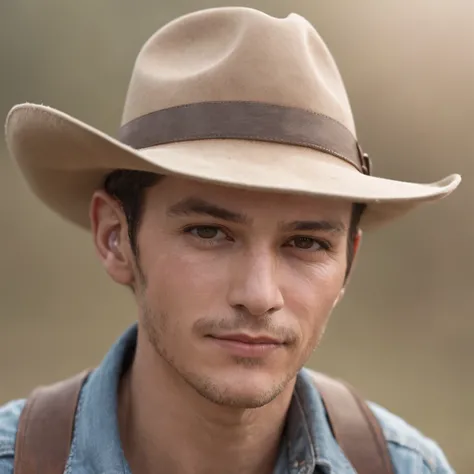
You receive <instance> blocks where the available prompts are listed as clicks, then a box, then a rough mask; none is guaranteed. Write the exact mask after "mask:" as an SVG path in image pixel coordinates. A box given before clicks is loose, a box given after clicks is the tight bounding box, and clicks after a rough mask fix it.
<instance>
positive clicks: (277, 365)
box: [135, 180, 349, 408]
mask: <svg viewBox="0 0 474 474" xmlns="http://www.w3.org/2000/svg"><path fill="white" fill-rule="evenodd" d="M160 187H161V188H160V190H159V191H160V193H161V194H160V193H158V192H156V194H157V195H156V196H155V200H154V201H153V202H152V203H151V206H150V207H149V211H148V212H147V213H146V215H145V216H144V220H143V222H142V229H141V250H140V256H139V257H138V260H137V265H136V274H137V275H138V276H137V280H136V281H137V285H136V287H135V295H136V298H137V302H138V305H139V308H140V313H141V316H140V318H139V320H140V324H139V327H140V330H142V331H143V333H144V336H146V338H144V339H143V340H144V341H145V340H146V341H147V343H148V345H149V347H150V352H149V354H155V355H156V356H157V361H158V362H157V363H158V364H162V366H163V367H164V368H165V370H166V371H167V372H168V373H169V374H170V376H172V377H174V378H175V379H176V380H180V381H183V382H185V384H187V385H188V386H189V387H191V388H192V389H193V390H194V391H195V392H197V393H198V394H199V395H201V396H202V397H203V398H204V399H206V400H208V401H210V402H212V403H215V404H218V405H225V406H230V407H240V408H256V407H261V406H263V405H266V404H268V403H270V402H271V401H272V400H274V399H275V398H277V397H278V395H279V394H281V393H282V392H283V391H284V390H285V388H286V387H289V386H290V385H291V381H292V380H294V379H295V377H296V375H297V373H298V371H299V370H300V369H301V367H302V366H303V365H304V364H305V363H306V362H307V360H308V359H309V357H310V356H311V353H312V352H313V351H314V349H315V348H316V347H317V345H318V344H319V341H320V340H321V337H322V334H323V332H324V329H325V327H326V324H327V321H328V319H329V314H330V312H331V310H332V306H333V303H334V301H335V299H336V297H337V295H338V292H339V291H340V289H341V286H342V285H343V278H344V270H345V265H344V262H345V254H344V252H343V249H344V248H345V241H344V235H343V234H342V235H339V237H338V239H337V240H336V239H334V241H335V242H337V244H336V246H337V249H338V250H337V251H336V250H334V251H333V252H332V253H331V252H328V253H327V254H326V253H324V252H323V253H321V254H319V255H321V257H315V259H316V260H315V261H316V263H313V260H309V261H307V260H304V259H303V257H301V258H300V257H299V256H298V257H296V253H295V252H293V251H291V253H289V252H290V250H287V249H286V248H285V250H281V252H282V253H281V254H280V255H279V257H278V258H279V259H281V262H282V263H281V265H282V268H283V270H281V271H282V272H283V273H282V275H283V277H282V278H283V291H284V292H285V295H286V296H287V300H288V301H286V303H288V305H287V306H286V307H285V308H284V309H283V311H278V312H276V313H271V312H270V313H268V314H264V315H261V314H259V315H256V314H246V313H245V312H241V311H239V310H238V306H242V307H245V305H242V304H241V305H235V304H234V303H235V301H232V302H231V303H229V301H228V300H227V299H226V298H227V297H228V294H227V293H226V292H228V291H229V282H233V283H234V284H238V285H240V284H241V283H240V280H239V283H235V281H234V280H233V279H234V278H236V274H237V273H236V272H233V271H232V270H229V268H230V266H229V265H230V264H232V265H233V264H237V265H238V266H239V265H241V263H240V262H241V260H239V259H240V258H243V259H250V258H251V257H248V256H246V255H245V254H241V251H240V250H237V249H240V248H242V247H237V245H240V242H241V241H239V236H240V235H241V234H242V233H244V232H247V229H245V230H243V229H242V228H241V227H239V228H236V225H234V224H233V223H231V224H229V228H230V229H231V233H232V236H233V237H234V236H235V239H236V240H235V241H238V242H239V244H235V245H236V246H235V247H232V248H235V249H236V250H235V252H234V251H233V250H227V249H230V247H227V246H226V247H225V248H224V247H222V248H223V250H221V247H217V250H214V249H212V250H209V251H207V249H206V250H203V248H202V246H201V245H200V244H199V245H198V246H196V245H195V240H190V237H189V236H188V235H187V236H186V237H185V236H184V234H183V233H182V231H181V230H179V231H178V230H177V228H178V227H179V228H182V227H181V226H182V223H183V222H184V223H186V224H187V223H191V224H195V223H196V222H197V223H202V222H203V221H204V219H203V218H202V217H200V218H195V217H194V216H193V217H189V218H188V217H186V216H185V217H184V218H183V217H181V218H180V219H181V220H179V219H178V224H175V221H168V220H167V218H166V209H167V206H170V204H171V205H172V204H173V203H175V202H176V200H177V199H178V198H179V197H181V196H180V195H181V194H184V192H186V193H190V192H192V191H193V190H194V188H196V189H195V191H196V194H198V192H199V193H200V192H201V191H202V192H203V195H204V196H205V197H206V198H208V197H210V198H211V200H212V201H213V202H218V203H219V204H222V205H223V206H226V207H228V208H229V209H234V208H237V209H245V210H248V211H249V212H250V214H251V215H252V216H255V221H256V222H257V224H256V225H258V226H259V227H258V229H257V231H255V232H257V233H256V234H250V232H254V230H249V231H248V232H249V235H252V238H253V235H258V236H261V235H265V236H266V237H265V238H267V236H270V234H269V233H267V228H264V227H262V226H265V225H266V224H263V222H267V221H268V220H271V217H270V218H268V215H269V214H272V212H270V211H269V210H273V209H275V212H274V213H275V218H276V219H278V221H277V222H279V219H281V218H282V216H288V218H287V219H288V220H292V219H294V218H295V217H300V218H301V219H302V220H305V219H306V218H307V217H309V218H310V219H311V218H312V217H313V216H314V217H316V219H318V218H322V219H323V220H324V219H325V218H326V216H329V218H331V211H328V210H327V209H326V207H327V206H329V208H330V206H331V204H330V203H329V204H326V203H324V206H323V205H321V204H319V207H320V208H321V211H318V210H316V211H314V210H313V207H314V205H313V201H309V200H308V201H306V200H303V199H302V198H301V199H300V200H295V201H294V202H292V201H291V200H290V198H288V197H286V196H285V198H284V199H282V200H281V202H278V205H277V204H276V203H275V202H264V201H265V199H267V197H266V196H267V195H264V194H262V195H261V196H260V197H259V199H256V198H255V199H254V198H253V197H250V195H248V196H247V195H246V194H244V193H242V192H241V191H227V190H225V192H221V191H220V190H219V188H216V189H215V190H214V188H211V187H208V186H205V187H204V186H203V185H196V184H194V183H185V184H184V185H183V184H182V183H178V182H177V180H175V182H173V186H171V185H170V186H169V187H168V186H167V185H166V182H164V183H162V184H160ZM208 188H209V190H210V189H212V192H208ZM214 191H215V192H214ZM167 194H169V199H168V202H167V203H165V204H162V202H163V201H166V199H167V198H168V196H167ZM234 194H235V199H234ZM208 195H209V196H208ZM229 196H230V197H229ZM260 198H261V199H260ZM259 201H262V203H260V202H259ZM316 207H317V206H316ZM259 208H260V209H259ZM295 209H297V210H298V211H297V212H296V211H295ZM302 209H303V210H302ZM348 210H349V207H348V208H347V211H348ZM334 211H335V212H337V213H340V214H343V212H344V211H346V209H345V208H344V209H341V208H338V207H337V206H335V209H334ZM295 213H296V214H297V216H294V214H295ZM347 215H349V212H347ZM258 219H261V220H258ZM209 221H210V222H209ZM215 221H216V219H210V220H208V219H206V220H205V221H204V223H205V224H210V225H211V226H212V225H214V224H217V225H220V224H221V223H220V222H218V221H217V222H215ZM272 222H273V221H272ZM270 225H273V223H271V224H270ZM271 232H273V231H271ZM278 235H279V234H278ZM325 235H326V234H325ZM249 238H250V237H249ZM268 238H269V239H270V238H271V237H268ZM278 238H280V237H278ZM285 238H287V237H285ZM331 238H332V237H331ZM233 241H234V240H233ZM268 241H269V240H267V242H268ZM343 241H344V242H343ZM246 242H249V241H246ZM260 242H261V240H260ZM343 244H344V245H343ZM229 245H230V244H229ZM232 245H234V244H232ZM266 248H267V249H268V248H269V247H268V246H267V247H266ZM142 250H143V252H142ZM278 252H280V250H278ZM241 255H242V257H241ZM301 255H302V254H301ZM142 259H143V260H142ZM243 261H245V260H243ZM247 261H248V262H250V260H247ZM140 262H141V264H140ZM242 265H243V267H242V272H247V271H250V272H251V271H252V270H251V264H249V266H246V264H242ZM239 270H240V268H239ZM242 275H245V273H242ZM249 275H251V273H249ZM227 280H228V281H227ZM255 282H257V280H255ZM242 284H244V283H242ZM256 286H258V283H257V285H256ZM237 303H238V301H237ZM193 312H195V314H193ZM240 331H242V332H247V333H251V334H267V335H272V336H277V337H278V338H281V339H284V340H285V341H287V343H288V345H287V347H285V348H284V349H282V350H281V352H279V353H278V355H276V356H275V357H274V358H272V357H273V356H271V357H270V358H267V359H266V358H265V357H263V358H259V357H253V358H251V357H248V358H247V357H236V356H235V355H234V356H231V355H230V354H229V353H226V352H225V351H223V350H219V349H215V348H214V346H212V344H211V345H209V344H208V343H207V342H203V341H206V340H207V341H208V339H206V335H207V334H211V335H213V334H216V333H217V334H222V332H224V333H225V332H227V333H233V332H236V333H239V332H240ZM148 357H150V358H153V357H154V356H153V355H149V356H148ZM155 363H156V362H155ZM152 366H153V362H152V363H150V365H149V367H152Z"/></svg>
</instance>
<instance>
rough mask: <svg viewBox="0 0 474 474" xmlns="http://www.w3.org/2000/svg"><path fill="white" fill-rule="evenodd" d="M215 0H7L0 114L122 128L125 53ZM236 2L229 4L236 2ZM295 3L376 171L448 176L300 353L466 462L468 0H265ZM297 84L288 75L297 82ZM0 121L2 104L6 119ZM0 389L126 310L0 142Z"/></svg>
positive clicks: (29, 381) (87, 357) (471, 8)
mask: <svg viewBox="0 0 474 474" xmlns="http://www.w3.org/2000/svg"><path fill="white" fill-rule="evenodd" d="M223 5H228V3H227V2H226V1H224V0H223V1H210V0H209V1H205V0H187V1H185V0H174V1H173V2H157V1H151V0H140V1H134V2H132V1H123V0H101V1H100V2H97V1H96V0H82V1H81V2H62V1H59V0H58V1H53V0H42V1H41V2H38V1H33V0H15V1H4V2H0V71H1V74H0V81H1V87H0V115H1V116H2V117H5V116H6V114H7V112H8V110H9V108H10V107H11V106H13V105H14V104H15V103H17V102H25V101H32V102H39V103H44V104H47V105H51V106H53V107H57V108H60V109H62V110H64V111H66V112H67V113H70V114H72V115H75V116H76V117H78V118H79V119H81V120H84V121H86V122H88V123H90V124H92V125H93V126H96V127H98V128H100V129H102V130H104V131H106V132H108V133H111V134H115V132H116V130H117V128H118V125H119V121H120V115H121V108H122V104H123V99H124V96H125V92H126V89H127V85H128V81H129V78H130V73H131V69H132V66H133V62H134V60H135V56H136V54H137V52H138V50H139V49H140V47H141V45H142V44H143V42H144V41H145V40H146V39H147V38H148V37H149V36H150V35H151V34H152V33H153V32H154V31H155V30H156V29H157V28H159V27H160V26H162V25H163V24H164V23H166V22H168V21H169V20H171V19H173V18H175V17H176V16H179V15H181V14H185V13H188V12H190V11H193V10H197V9H201V8H207V7H214V6H223ZM234 5H235V4H234ZM238 5H241V6H252V7H255V8H259V9H261V10H263V11H265V12H267V13H269V14H273V15H277V16H286V15H287V14H288V13H290V12H297V13H300V14H302V15H304V16H306V17H307V18H308V19H309V20H310V21H311V22H312V23H313V24H314V25H315V26H316V28H317V29H318V31H319V32H320V33H321V34H322V36H323V37H324V39H325V40H326V42H327V44H328V45H329V47H330V49H331V50H332V52H333V54H334V56H335V58H336V61H337V62H338V64H339V67H340V69H341V72H342V75H343V77H344V78H345V82H346V86H347V89H348V92H349V96H350V98H351V101H352V105H353V111H354V115H355V118H356V123H357V124H358V135H359V139H360V141H361V143H362V145H363V147H364V149H365V150H366V151H368V152H369V153H370V154H371V156H372V159H373V162H374V165H375V173H376V174H377V175H383V176H386V177H390V178H394V179H402V180H413V181H420V182H428V181H435V180H438V179H440V178H442V177H443V176H445V175H447V174H450V173H453V172H458V173H461V174H462V175H463V178H464V181H463V183H462V184H461V187H460V188H459V189H458V191H457V192H455V193H454V195H452V196H451V197H450V198H448V199H446V200H443V201H441V202H440V203H438V204H435V205H430V206H427V207H424V208H422V209H420V210H418V211H416V212H414V213H412V214H411V215H410V216H408V217H405V218H403V219H401V220H400V221H398V222H396V223H394V224H392V225H391V226H389V227H387V228H386V229H383V230H380V231H377V232H375V233H372V234H367V235H365V236H364V243H363V248H362V252H361V255H360V256H359V259H358V262H357V265H356V271H355V273H354V275H353V278H352V281H351V283H350V287H349V289H348V292H347V295H346V298H345V300H344V301H343V303H342V304H341V305H340V307H339V308H338V309H337V311H336V312H335V314H334V316H333V320H332V323H331V325H330V328H329V330H328V332H327V335H326V338H325V340H324V342H323V344H322V346H321V348H320V349H319V350H318V351H317V352H316V353H315V355H314V357H313V358H312V360H311V363H310V365H311V366H312V367H314V368H317V369H319V370H323V371H326V372H328V373H330V374H332V375H336V376H339V377H342V378H345V379H346V380H348V381H350V382H351V383H352V384H353V385H355V386H356V387H358V388H359V390H360V391H361V392H362V393H363V394H364V395H365V396H366V397H368V398H370V399H372V400H374V401H377V402H378V403H379V404H382V405H384V406H386V407H387V408H389V409H390V410H392V411H394V412H395V413H397V414H399V415H401V416H402V417H404V418H405V419H406V420H407V421H408V422H410V423H412V424H414V425H416V426H417V427H418V428H419V429H421V430H422V431H423V432H425V433H426V434H427V435H429V436H431V437H433V438H435V439H436V440H437V441H438V442H439V443H440V444H441V446H442V447H443V448H444V450H445V452H446V453H447V455H448V457H449V459H450V461H451V463H452V464H453V466H454V467H455V469H456V470H457V472H459V473H466V474H467V473H470V472H472V465H473V464H474V452H473V450H472V443H473V441H474V403H473V395H474V379H473V370H472V369H473V367H472V366H473V360H474V317H473V313H474V311H473V308H474V289H473V282H474V271H473V265H474V251H473V242H474V219H473V217H474V187H473V184H472V183H473V178H474V133H473V130H472V127H473V117H474V92H473V85H474V2H472V1H470V0H450V1H447V0H442V1H436V0H417V1H413V2H400V1H399V0H384V1H383V2H381V1H380V0H364V1H363V2H354V1H353V0H338V1H334V0H325V1H320V0H305V1H302V0H291V1H272V0H260V1H257V0H255V1H252V2H239V3H238ZM297 86H298V85H297V84H295V87H297ZM2 120H3V119H2ZM0 156H1V159H0V222H1V232H0V249H1V251H0V268H1V270H2V271H1V273H0V374H1V383H0V403H3V402H5V401H7V400H8V399H10V398H14V397H23V396H25V395H27V394H28V392H29V391H30V390H31V389H32V388H33V387H34V386H35V385H37V384H41V383H47V382H52V381H55V380H58V379H59V378H62V377H66V376H68V375H70V374H72V373H74V372H75V371H79V370H81V369H82V368H84V367H88V366H92V365H95V364H97V363H99V362H100V360H101V358H102V357H103V355H104V354H105V352H106V351H107V350H108V348H109V346H110V345H111V344H112V343H113V342H114V340H115V339H116V338H117V337H118V336H119V335H120V334H121V333H122V331H123V330H124V329H125V328H126V327H127V326H128V325H130V324H132V322H133V321H134V318H135V308H134V303H133V301H132V299H131V298H130V295H129V292H128V291H125V290H123V289H122V288H119V287H116V286H114V285H113V284H112V283H111V282H110V281H109V280H108V278H107V277H106V276H105V273H104V271H103V270H102V268H101V267H100V266H99V263H98V260H97V259H96V257H95V254H94V250H93V247H92V242H91V238H90V237H89V235H88V234H87V233H85V232H83V231H82V230H79V229H77V228H75V227H74V226H73V225H71V224H69V223H66V222H64V221H62V220H61V219H60V218H58V217H57V216H56V215H54V214H53V213H52V212H50V211H49V210H47V209H46V208H44V207H43V206H42V205H41V204H40V203H39V202H37V201H36V200H35V198H34V197H33V196H32V195H31V194H30V193H29V191H28V190H27V189H26V187H25V185H24V183H23V181H22V180H21V179H20V177H19V175H18V173H17V172H16V170H15V168H14V166H13V165H12V163H11V161H10V160H9V158H8V156H7V154H6V151H5V145H4V141H3V138H2V141H0Z"/></svg>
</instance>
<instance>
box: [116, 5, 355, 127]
mask: <svg viewBox="0 0 474 474" xmlns="http://www.w3.org/2000/svg"><path fill="white" fill-rule="evenodd" d="M215 101H252V102H264V103H270V104H275V105H281V106H287V107H296V108H302V109H306V110H310V111H313V112H315V113H319V114H323V115H327V116H329V117H331V118H333V119H335V120H337V121H338V122H340V123H341V124H343V125H344V126H345V127H346V128H347V129H349V130H350V131H351V132H352V133H353V134H354V135H355V127H354V121H353V117H352V112H351V108H350V104H349V101H348V98H347V94H346V90H345V87H344V84H343V81H342V78H341V76H340V73H339V71H338V68H337V65H336V63H335V61H334V59H333V57H332V55H331V53H330V52H329V50H328V48H327V46H326V45H325V43H324V41H323V40H322V38H321V37H320V36H319V34H318V33H317V31H316V30H315V28H314V27H313V26H312V25H311V24H310V23H309V22H308V21H307V20H306V19H304V18H303V17H301V16H299V15H296V14H291V15H289V16H288V17H286V18H284V19H279V18H274V17H272V16H269V15H267V14H265V13H262V12H260V11H257V10H254V9H251V8H243V7H226V8H215V9H209V10H203V11H199V12H196V13H191V14H189V15H186V16H183V17H181V18H178V19H176V20H174V21H172V22H171V23H169V24H167V25H166V26H164V27H163V28H161V29H160V30H158V31H157V32H156V33H155V34H154V35H153V36H152V37H151V38H150V39H149V40H148V41H147V42H146V43H145V44H144V46H143V47H142V49H141V51H140V52H139V54H138V56H137V59H136V62H135V66H134V70H133V73H132V77H131V80H130V85H129V89H128V93H127V97H126V101H125V107H124V113H123V116H122V124H125V123H128V122H130V121H131V120H134V119H136V118H138V117H140V116H143V115H146V114H148V113H151V112H154V111H157V110H162V109H166V108H169V107H175V106H180V105H185V104H191V103H197V102H215Z"/></svg>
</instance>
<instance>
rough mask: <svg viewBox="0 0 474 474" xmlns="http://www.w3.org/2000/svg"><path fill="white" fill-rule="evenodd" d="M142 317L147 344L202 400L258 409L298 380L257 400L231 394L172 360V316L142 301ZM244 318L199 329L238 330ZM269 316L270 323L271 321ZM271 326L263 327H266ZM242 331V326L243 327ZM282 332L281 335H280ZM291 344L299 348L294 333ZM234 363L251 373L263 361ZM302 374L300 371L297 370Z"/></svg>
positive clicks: (245, 359) (240, 359)
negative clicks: (169, 347)
mask: <svg viewBox="0 0 474 474" xmlns="http://www.w3.org/2000/svg"><path fill="white" fill-rule="evenodd" d="M142 315H143V319H142V321H143V330H144V332H145V334H146V337H147V340H148V342H149V343H150V345H151V346H152V347H153V350H154V351H155V353H156V354H157V355H158V357H160V358H161V360H163V361H164V362H165V363H166V364H167V365H168V367H169V368H170V369H171V370H172V371H173V372H174V373H175V374H176V375H177V376H178V377H180V378H181V379H182V380H183V381H185V382H186V383H187V384H188V385H189V386H190V387H191V388H192V389H193V390H195V391H196V392H197V393H198V394H199V395H200V396H202V397H203V398H205V399H206V400H208V401H210V402H212V403H215V404H217V405H220V406H227V407H235V408H242V409H251V408H259V407H262V406H265V405H267V404H268V403H270V402H271V401H273V400H274V399H275V398H277V397H278V395H280V394H281V393H282V391H283V390H284V389H285V387H286V386H287V385H288V383H289V382H290V381H291V380H292V379H293V378H294V377H295V376H296V372H297V370H295V372H292V373H289V374H287V376H286V378H285V379H284V380H282V381H280V382H279V383H277V384H274V385H273V386H272V387H271V388H269V389H268V390H267V391H265V392H263V393H260V394H259V396H258V397H240V398H239V397H236V396H235V395H233V394H232V393H230V391H229V390H226V389H225V388H222V387H220V386H219V384H217V383H215V382H213V380H212V379H211V377H206V376H202V375H199V374H197V373H194V372H190V371H186V370H185V369H184V368H183V367H180V365H179V363H178V361H176V359H175V358H174V357H173V354H172V353H171V352H170V351H168V350H167V349H166V344H165V343H164V340H165V339H166V334H167V331H168V327H169V324H168V321H169V315H168V314H167V313H165V312H160V313H158V314H157V313H155V312H153V311H152V310H151V309H150V307H149V306H148V305H146V303H145V302H144V300H143V299H142ZM244 318H245V316H240V317H239V316H237V317H236V318H235V323H229V322H227V321H225V320H221V321H220V322H218V323H216V322H212V321H209V320H204V319H201V320H198V321H197V322H196V327H197V328H198V330H199V331H203V330H210V329H211V328H212V329H215V328H216V327H219V328H221V329H222V328H223V327H225V328H229V327H235V328H236V327H239V321H241V320H242V319H244ZM270 318H271V316H269V318H268V320H270ZM268 326H269V325H268V324H266V323H264V327H268ZM240 327H241V325H240ZM281 332H282V331H280V333H281ZM285 337H286V339H287V340H288V344H296V343H297V336H296V335H295V334H294V333H291V334H288V333H286V334H285ZM233 362H234V363H235V364H236V365H240V366H242V367H244V368H248V369H252V368H255V367H258V366H261V365H263V362H262V360H261V359H255V358H250V357H233ZM298 370H299V369H298Z"/></svg>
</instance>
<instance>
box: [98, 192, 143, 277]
mask: <svg viewBox="0 0 474 474" xmlns="http://www.w3.org/2000/svg"><path fill="white" fill-rule="evenodd" d="M89 217H90V221H91V228H92V236H93V239H94V245H95V248H96V251H97V254H98V256H99V258H100V260H101V262H102V265H103V266H104V268H105V270H106V272H107V273H108V274H109V276H110V277H111V278H112V279H113V280H114V281H115V282H116V283H120V284H121V285H126V286H132V284H133V282H134V271H133V268H134V267H133V259H134V256H133V252H132V250H131V248H130V242H129V239H128V226H127V220H126V218H125V215H124V213H123V211H122V208H121V207H120V205H119V203H118V202H117V201H116V200H115V199H113V198H112V197H111V196H109V195H108V194H107V193H106V192H105V191H102V190H100V191H96V192H95V193H94V194H93V196H92V200H91V204H90V211H89Z"/></svg>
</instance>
